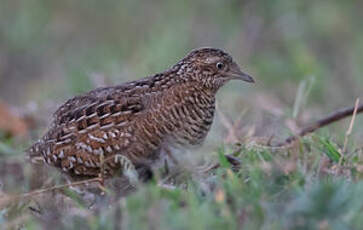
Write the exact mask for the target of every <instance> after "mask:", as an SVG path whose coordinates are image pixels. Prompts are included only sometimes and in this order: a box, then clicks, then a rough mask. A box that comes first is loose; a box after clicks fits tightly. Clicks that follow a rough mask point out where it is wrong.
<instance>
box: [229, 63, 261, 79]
mask: <svg viewBox="0 0 363 230" xmlns="http://www.w3.org/2000/svg"><path fill="white" fill-rule="evenodd" d="M226 75H227V76H229V77H230V78H231V79H236V80H242V81H246V82H249V83H255V80H254V79H253V77H251V76H250V75H248V74H246V73H244V72H242V71H241V70H240V68H239V67H238V65H237V64H235V65H233V67H232V68H231V69H229V70H228V71H227V73H226Z"/></svg>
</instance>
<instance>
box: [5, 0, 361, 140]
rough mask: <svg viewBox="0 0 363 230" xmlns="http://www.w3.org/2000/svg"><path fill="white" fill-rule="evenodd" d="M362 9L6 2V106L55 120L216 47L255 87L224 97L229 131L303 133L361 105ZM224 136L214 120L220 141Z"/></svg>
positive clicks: (250, 1) (287, 0) (90, 0)
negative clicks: (238, 122)
mask: <svg viewBox="0 0 363 230" xmlns="http://www.w3.org/2000/svg"><path fill="white" fill-rule="evenodd" d="M362 10H363V2H362V1H354V0H350V1H340V0H335V1H334V0H331V1H314V0H306V1H291V0H273V1H256V0H247V1H237V0H227V1H221V0H210V1H194V0H185V1H161V0H155V1H139V0H126V1H116V0H104V1H97V0H87V1H85V0H79V1H73V0H62V1H50V0H1V4H0V100H1V101H4V102H6V103H8V104H11V105H15V106H18V107H24V106H25V105H27V104H29V103H30V102H31V103H34V102H35V104H37V105H39V106H38V107H37V110H36V114H39V116H44V117H45V118H48V117H49V115H50V114H51V113H52V112H53V111H54V110H55V109H56V107H57V106H59V104H60V103H62V102H63V101H64V100H66V99H67V98H69V97H71V96H74V95H76V94H79V93H81V92H85V91H87V90H91V89H93V88H95V87H99V86H104V85H111V84H118V83H122V82H125V81H129V80H135V79H139V78H141V77H144V76H147V75H151V74H154V73H157V72H160V71H162V70H164V69H166V68H167V67H169V66H171V65H172V64H174V63H175V62H177V61H178V60H179V59H180V58H182V57H183V56H184V55H185V54H187V53H188V52H189V51H190V50H191V49H194V48H197V47H201V46H213V47H218V48H222V49H225V50H226V51H227V52H229V53H231V54H232V56H233V57H234V58H235V59H236V61H237V62H238V63H240V64H241V65H242V66H243V67H244V70H245V71H246V72H248V73H250V74H251V75H253V76H254V77H255V78H256V80H257V84H256V85H254V86H251V85H247V84H242V83H238V84H237V82H236V84H233V83H230V84H228V85H227V86H226V87H224V88H223V89H222V90H221V91H220V93H219V95H218V101H219V105H220V108H221V110H222V111H225V113H226V114H227V115H226V116H227V117H228V118H231V120H233V119H232V118H236V116H237V115H238V114H241V113H242V112H243V111H244V110H245V109H248V113H247V115H245V116H246V120H245V122H243V123H253V124H254V126H255V127H257V128H256V130H255V132H256V134H258V132H259V128H258V127H260V132H265V131H266V126H271V130H272V131H269V132H268V133H273V134H275V135H276V133H278V132H277V131H276V129H274V127H275V126H273V125H271V124H274V122H276V121H280V122H277V123H276V124H278V127H280V124H281V122H282V123H283V122H284V121H285V120H286V119H287V118H292V117H295V118H298V120H301V121H302V123H304V122H307V121H311V120H314V119H316V118H319V117H321V116H322V115H324V114H327V113H328V112H331V111H333V110H335V109H337V108H340V107H344V106H348V105H349V106H351V105H353V103H354V101H355V99H356V98H357V97H359V96H360V97H361V99H362V100H363V97H362V96H363V75H362V72H363V65H362V64H363V26H362V22H363V14H362ZM299 87H300V90H301V93H302V94H301V95H303V96H302V100H300V99H299V100H297V94H298V93H297V91H298V89H299ZM294 106H295V108H294ZM256 114H257V115H256ZM247 121H248V122H247ZM357 122H358V123H357V124H361V125H362V124H363V123H362V119H361V118H360V119H358V121H357ZM221 127H222V126H221V125H218V121H217V122H216V125H215V126H214V130H213V133H215V134H216V133H217V134H218V133H219V134H220V135H219V136H218V135H217V138H219V137H220V136H221V135H223V130H222V128H221ZM342 127H343V128H344V129H345V128H346V127H347V123H343V124H342V125H341V126H339V127H338V128H339V129H337V130H341V129H340V128H342ZM358 127H359V126H358ZM269 130H270V129H269ZM357 132H358V133H359V129H358V130H357ZM212 136H213V135H212ZM219 143H220V142H219Z"/></svg>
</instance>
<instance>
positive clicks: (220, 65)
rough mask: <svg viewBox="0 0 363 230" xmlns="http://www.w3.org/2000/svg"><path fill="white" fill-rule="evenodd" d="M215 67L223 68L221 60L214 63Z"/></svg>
mask: <svg viewBox="0 0 363 230" xmlns="http://www.w3.org/2000/svg"><path fill="white" fill-rule="evenodd" d="M216 67H217V69H219V70H221V69H223V67H224V64H223V63H222V62H218V63H217V64H216Z"/></svg>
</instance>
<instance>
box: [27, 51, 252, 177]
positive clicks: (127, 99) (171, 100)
mask: <svg viewBox="0 0 363 230" xmlns="http://www.w3.org/2000/svg"><path fill="white" fill-rule="evenodd" d="M232 79H238V80H243V81H246V82H254V80H253V78H252V77H250V76H249V75H247V74H245V73H243V72H242V71H241V70H240V68H239V66H238V65H237V64H236V63H235V62H234V61H233V59H232V57H231V56H230V55H229V54H227V53H225V52H224V51H222V50H220V49H215V48H200V49H196V50H193V51H191V52H190V53H189V54H188V55H187V56H186V57H184V58H183V59H182V60H181V61H179V62H178V63H176V64H175V65H174V66H172V67H171V68H170V69H168V70H166V71H164V72H162V73H158V74H155V75H153V76H149V77H146V78H144V79H141V80H137V81H132V82H128V83H124V84H121V85H118V86H112V87H105V88H98V89H95V90H92V91H90V92H88V93H85V94H83V95H80V96H77V97H74V98H72V99H69V100H68V101H67V102H66V103H65V104H63V105H62V106H61V107H60V108H59V109H58V110H57V111H56V112H55V114H54V119H53V121H52V123H51V126H50V129H49V130H48V132H47V133H46V134H45V135H44V137H43V138H42V139H40V140H39V141H38V142H36V143H35V144H34V145H33V146H32V147H31V148H30V149H29V150H28V154H29V156H30V158H34V157H38V158H39V157H41V158H42V160H44V161H45V162H46V163H47V164H49V165H52V166H54V167H57V168H60V169H62V170H63V171H64V172H65V173H66V174H68V175H69V176H71V177H77V176H82V177H85V176H86V177H97V176H98V175H99V174H100V173H101V169H102V170H103V171H104V174H105V175H106V176H113V175H115V174H116V172H117V171H118V170H120V168H121V164H120V161H121V158H122V159H123V158H126V159H128V160H129V161H130V162H131V163H132V164H133V165H134V166H135V167H138V166H142V165H150V164H151V163H152V162H153V161H154V160H155V159H157V158H159V156H160V154H161V152H162V151H164V150H166V149H168V148H170V147H173V148H174V147H176V148H181V147H187V146H191V145H199V144H201V143H202V142H203V140H204V139H205V137H206V135H207V134H208V131H209V130H210V127H211V125H212V122H213V116H214V111H215V95H216V93H217V91H218V89H219V88H221V87H222V86H223V85H224V84H225V83H226V82H228V81H229V80H232Z"/></svg>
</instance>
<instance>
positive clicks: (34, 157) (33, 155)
mask: <svg viewBox="0 0 363 230" xmlns="http://www.w3.org/2000/svg"><path fill="white" fill-rule="evenodd" d="M42 144H43V143H42V141H41V140H39V141H37V142H36V143H35V144H33V145H32V146H31V147H30V148H28V149H27V150H25V152H26V159H27V160H28V161H29V162H31V163H33V164H43V163H44V158H43V156H42V154H41V151H40V147H41V145H42Z"/></svg>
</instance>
